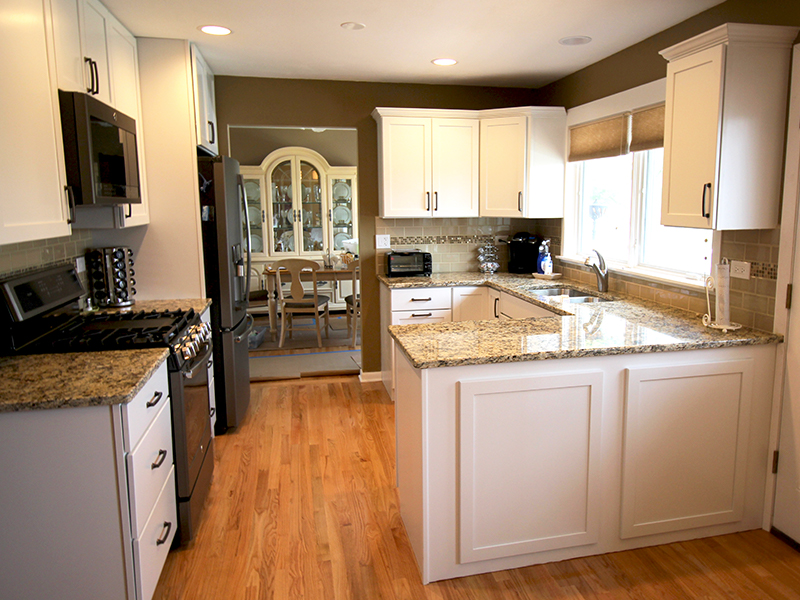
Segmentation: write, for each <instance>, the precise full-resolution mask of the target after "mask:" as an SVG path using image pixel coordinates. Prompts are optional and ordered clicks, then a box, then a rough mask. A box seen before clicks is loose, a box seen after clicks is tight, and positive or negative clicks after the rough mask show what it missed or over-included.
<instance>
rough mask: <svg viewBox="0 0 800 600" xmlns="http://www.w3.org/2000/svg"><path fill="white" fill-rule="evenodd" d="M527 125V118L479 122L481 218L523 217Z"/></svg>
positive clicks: (506, 118)
mask: <svg viewBox="0 0 800 600" xmlns="http://www.w3.org/2000/svg"><path fill="white" fill-rule="evenodd" d="M527 123H528V119H527V117H505V118H497V119H484V120H482V121H481V208H480V212H481V216H484V217H522V216H523V202H524V196H525V164H526V156H527V154H526V139H527V127H528V125H527Z"/></svg>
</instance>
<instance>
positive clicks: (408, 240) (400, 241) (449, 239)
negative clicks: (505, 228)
mask: <svg viewBox="0 0 800 600" xmlns="http://www.w3.org/2000/svg"><path fill="white" fill-rule="evenodd" d="M493 241H494V236H492V235H413V236H407V237H394V236H392V237H391V238H390V243H391V244H392V246H408V245H411V244H424V245H432V244H483V243H486V242H493Z"/></svg>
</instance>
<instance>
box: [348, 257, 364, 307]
mask: <svg viewBox="0 0 800 600" xmlns="http://www.w3.org/2000/svg"><path fill="white" fill-rule="evenodd" d="M347 270H348V271H352V273H353V298H359V297H360V294H359V291H360V290H359V288H360V287H361V261H360V260H358V259H356V260H354V261H353V262H351V263H350V264H349V265H347Z"/></svg>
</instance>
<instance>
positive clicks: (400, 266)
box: [386, 250, 433, 277]
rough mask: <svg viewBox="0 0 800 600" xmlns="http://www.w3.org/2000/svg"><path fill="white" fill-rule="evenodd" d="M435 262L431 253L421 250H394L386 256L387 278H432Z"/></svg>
mask: <svg viewBox="0 0 800 600" xmlns="http://www.w3.org/2000/svg"><path fill="white" fill-rule="evenodd" d="M432 272H433V260H432V259H431V255H430V252H420V251H419V250H402V251H401V250H392V251H391V252H389V253H387V254H386V276H387V277H418V276H420V275H422V276H430V274H431V273H432Z"/></svg>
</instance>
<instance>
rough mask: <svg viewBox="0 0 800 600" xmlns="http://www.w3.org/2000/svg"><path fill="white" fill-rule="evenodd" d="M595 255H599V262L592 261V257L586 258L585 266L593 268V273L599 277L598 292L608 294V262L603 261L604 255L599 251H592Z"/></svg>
mask: <svg viewBox="0 0 800 600" xmlns="http://www.w3.org/2000/svg"><path fill="white" fill-rule="evenodd" d="M592 252H594V253H595V254H597V262H595V261H594V260H592V255H591V254H590V255H589V256H587V257H586V261H585V262H584V264H585V265H587V266H589V267H592V271H594V274H595V275H597V291H598V292H607V291H608V267H606V261H605V260H604V259H603V255H602V254H600V253H599V252H598V251H597V250H592Z"/></svg>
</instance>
